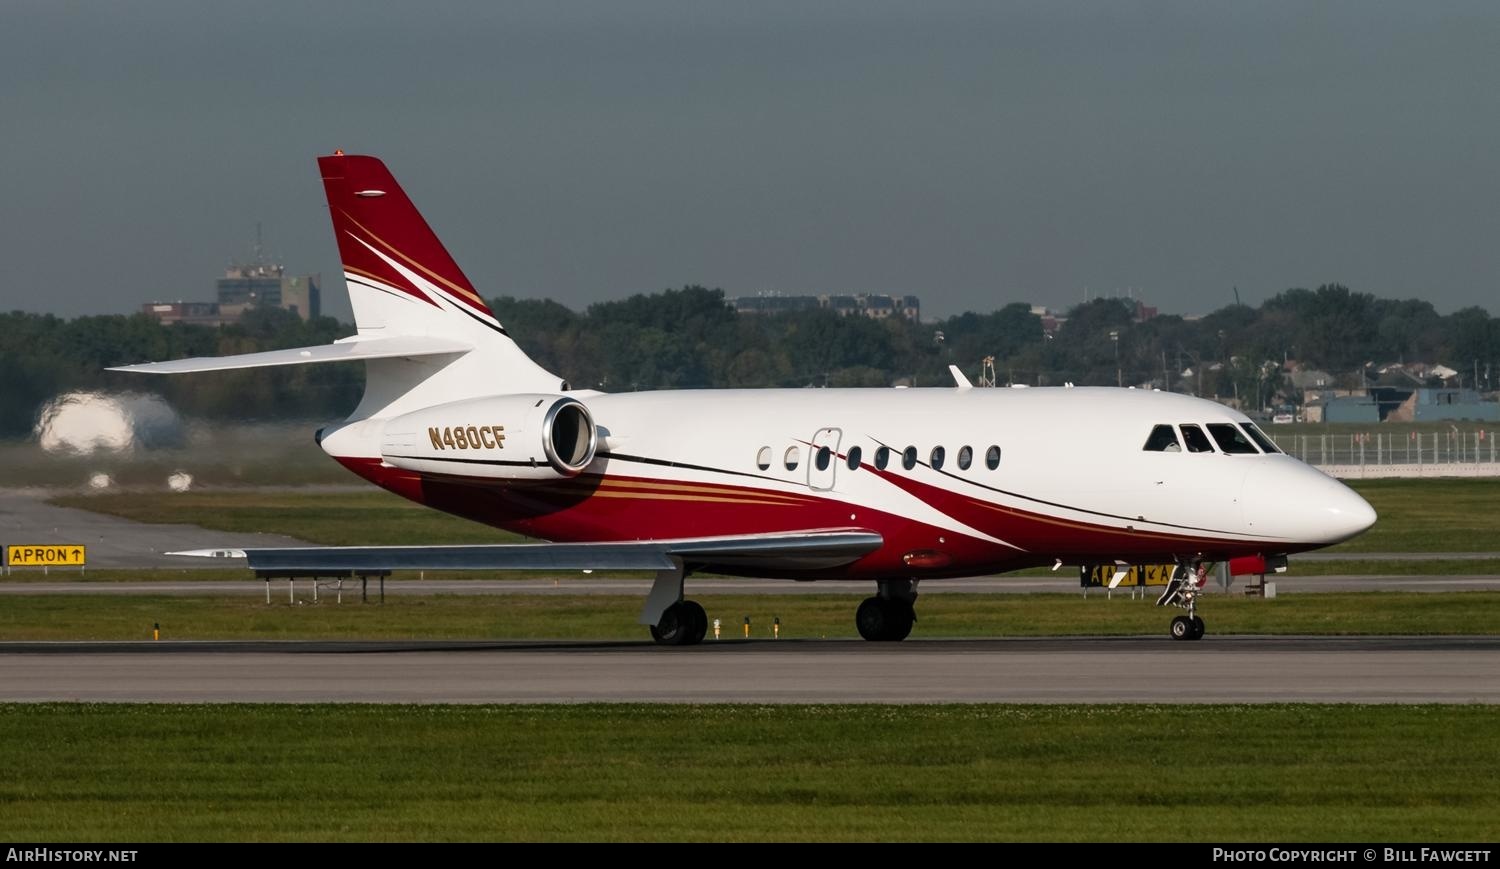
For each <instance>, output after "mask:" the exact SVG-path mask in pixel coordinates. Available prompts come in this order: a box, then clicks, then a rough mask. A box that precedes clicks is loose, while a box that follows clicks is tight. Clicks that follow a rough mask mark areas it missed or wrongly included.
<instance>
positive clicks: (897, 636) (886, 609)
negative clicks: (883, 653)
mask: <svg viewBox="0 0 1500 869" xmlns="http://www.w3.org/2000/svg"><path fill="white" fill-rule="evenodd" d="M877 587H878V588H879V591H878V592H877V593H876V595H875V596H874V597H867V598H865V599H864V601H863V602H861V603H860V605H859V609H858V610H856V611H855V613H854V624H855V627H857V628H859V635H860V636H861V637H864V638H865V639H867V640H871V641H875V642H897V641H900V640H904V639H906V637H907V635H908V634H910V633H911V626H912V625H913V624H915V623H916V621H917V613H916V609H915V607H914V604H915V603H916V601H917V581H916V580H915V579H909V580H897V581H885V580H882V581H881V582H879V583H878V586H877Z"/></svg>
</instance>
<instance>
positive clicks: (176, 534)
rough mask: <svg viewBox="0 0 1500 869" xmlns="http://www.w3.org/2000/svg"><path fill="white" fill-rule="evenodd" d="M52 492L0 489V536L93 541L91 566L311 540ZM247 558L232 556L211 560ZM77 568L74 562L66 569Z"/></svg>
mask: <svg viewBox="0 0 1500 869" xmlns="http://www.w3.org/2000/svg"><path fill="white" fill-rule="evenodd" d="M48 494H50V493H48V492H45V491H42V490H32V489H0V542H3V543H67V544H78V543H81V544H83V545H84V546H87V547H88V560H89V567H94V568H99V567H105V568H108V567H115V568H144V567H182V566H183V565H182V559H181V558H171V557H168V556H167V555H166V554H165V553H167V552H172V551H174V550H179V549H213V548H244V547H247V546H251V547H253V546H307V545H308V544H307V543H305V542H303V541H299V540H294V539H293V538H291V537H282V536H280V535H276V534H235V533H231V532H227V531H209V530H207V529H204V528H199V527H197V526H196V525H150V524H147V523H144V522H133V521H131V520H129V519H121V518H119V517H117V516H106V515H104V514H103V513H91V512H89V511H88V510H75V509H72V508H70V507H57V506H54V505H52V504H48V503H47V500H46V499H47V496H48ZM163 497H166V496H165V495H164V496H163ZM243 564H244V562H243V561H230V562H226V563H225V565H217V564H210V565H206V566H210V567H217V566H234V565H243ZM75 571H76V568H73V569H70V570H68V571H67V572H68V573H73V572H75ZM54 573H56V571H54Z"/></svg>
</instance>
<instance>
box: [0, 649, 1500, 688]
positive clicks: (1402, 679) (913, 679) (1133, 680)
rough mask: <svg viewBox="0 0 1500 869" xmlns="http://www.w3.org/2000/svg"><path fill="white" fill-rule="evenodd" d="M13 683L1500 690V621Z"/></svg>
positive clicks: (282, 666)
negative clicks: (1465, 632) (1436, 633)
mask: <svg viewBox="0 0 1500 869" xmlns="http://www.w3.org/2000/svg"><path fill="white" fill-rule="evenodd" d="M0 700H4V701H44V700H86V701H159V702H362V703H439V702H442V703H534V702H535V703H541V702H548V703H575V702H590V701H605V702H666V703H741V702H745V703H750V702H753V703H848V702H870V703H908V702H932V703H946V702H957V703H973V702H1007V703H1104V702H1125V703H1271V702H1341V703H1342V702H1348V703H1497V702H1500V636H1489V637H1348V638H1342V637H1234V636H1223V637H1218V636H1210V637H1208V638H1207V639H1205V640H1203V641H1201V642H1198V643H1177V642H1173V641H1171V640H1168V639H1159V638H1152V637H1131V638H1070V639H1057V638H1035V639H1005V640H950V641H943V640H914V641H907V642H904V643H899V644H877V643H864V642H861V641H783V642H774V641H759V642H723V643H712V642H710V643H706V644H704V645H703V646H699V647H694V648H684V649H671V648H658V647H654V646H650V645H645V644H637V643H566V644H565V643H400V642H397V643H107V644H89V643H4V644H0Z"/></svg>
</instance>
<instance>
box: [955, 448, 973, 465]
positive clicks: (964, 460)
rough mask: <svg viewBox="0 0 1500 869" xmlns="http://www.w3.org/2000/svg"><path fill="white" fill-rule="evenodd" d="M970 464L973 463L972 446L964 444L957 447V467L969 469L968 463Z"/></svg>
mask: <svg viewBox="0 0 1500 869" xmlns="http://www.w3.org/2000/svg"><path fill="white" fill-rule="evenodd" d="M972 464H974V448H973V447H967V446H965V447H959V448H958V469H959V470H960V471H967V470H968V469H969V465H972Z"/></svg>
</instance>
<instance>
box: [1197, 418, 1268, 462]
mask: <svg viewBox="0 0 1500 869" xmlns="http://www.w3.org/2000/svg"><path fill="white" fill-rule="evenodd" d="M1208 433H1209V434H1211V435H1213V436H1214V443H1216V444H1218V445H1219V449H1221V450H1223V451H1224V452H1226V453H1229V454H1230V455H1252V456H1253V455H1255V454H1256V453H1258V452H1260V450H1257V449H1256V448H1255V444H1253V443H1251V442H1250V439H1249V438H1247V437H1245V433H1244V432H1242V431H1240V430H1239V429H1238V428H1236V427H1235V426H1234V423H1229V422H1211V423H1209V424H1208Z"/></svg>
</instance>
